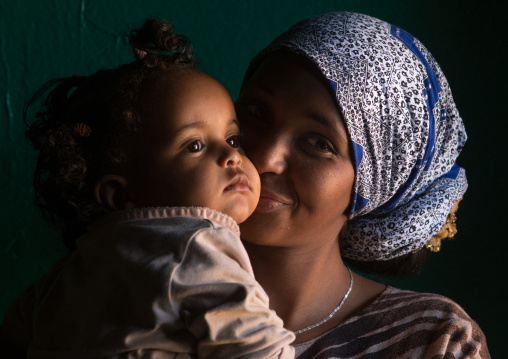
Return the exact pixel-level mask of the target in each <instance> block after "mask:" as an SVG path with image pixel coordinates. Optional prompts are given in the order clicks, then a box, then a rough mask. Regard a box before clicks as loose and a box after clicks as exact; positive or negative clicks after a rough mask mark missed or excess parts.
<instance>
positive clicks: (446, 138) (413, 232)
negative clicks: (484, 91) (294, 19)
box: [244, 12, 467, 261]
mask: <svg viewBox="0 0 508 359" xmlns="http://www.w3.org/2000/svg"><path fill="white" fill-rule="evenodd" d="M278 50H285V51H290V52H292V53H296V54H300V55H303V56H305V57H306V58H307V59H309V60H310V61H311V62H312V63H314V64H315V65H316V66H317V67H318V68H319V70H320V71H321V73H322V74H323V75H324V76H325V77H326V79H328V82H329V83H330V86H331V87H332V89H333V92H334V93H335V95H336V98H337V102H338V105H339V107H340V109H341V111H342V114H341V115H342V117H343V119H344V122H345V125H346V128H347V132H348V136H349V139H350V143H351V149H352V160H353V165H354V169H355V181H354V187H353V196H352V202H351V212H350V214H349V218H350V219H349V221H348V223H347V225H346V228H345V229H344V230H345V233H344V235H343V236H341V240H340V246H341V253H342V254H343V255H344V256H345V257H347V258H350V259H354V260H361V261H369V260H388V259H392V258H395V257H397V256H400V255H404V254H407V253H410V252H412V251H415V250H417V249H419V248H421V247H422V246H423V245H424V244H425V243H426V242H427V241H429V239H430V238H431V237H432V236H433V235H434V234H436V233H437V232H438V231H439V230H440V229H441V227H442V226H443V225H444V224H445V222H446V218H447V216H448V214H449V212H450V210H451V209H452V207H453V205H454V202H455V201H456V200H458V199H460V198H462V196H463V195H464V192H465V191H466V188H467V181H466V177H465V171H464V169H462V168H460V167H458V166H457V165H456V164H455V160H456V158H457V156H458V155H459V153H460V151H461V149H462V147H463V146H464V143H465V141H466V133H465V130H464V125H463V123H462V119H461V118H460V116H459V113H458V111H457V108H456V106H455V103H454V101H453V98H452V94H451V91H450V87H449V85H448V82H447V80H446V78H445V76H444V74H443V72H442V71H441V69H440V67H439V65H438V64H437V62H436V61H435V60H434V58H433V57H432V55H431V53H430V52H429V51H428V50H427V49H426V48H425V47H424V46H423V45H422V43H421V42H420V41H418V39H416V38H414V37H413V36H411V35H410V34H408V33H407V32H406V31H404V30H402V29H400V28H398V27H396V26H394V25H390V24H388V23H386V22H384V21H381V20H379V19H376V18H373V17H370V16H366V15H362V14H356V13H348V12H337V13H329V14H325V15H321V16H318V17H314V18H311V19H307V20H304V21H301V22H299V23H297V24H296V25H294V26H293V27H291V28H290V29H289V30H288V31H287V32H285V33H283V34H282V35H281V36H279V37H278V38H277V39H276V40H275V41H274V42H273V43H272V44H270V45H269V46H268V47H267V48H266V49H265V50H263V51H262V52H261V53H260V54H259V55H258V56H256V57H255V58H254V59H253V60H252V62H251V64H250V66H249V69H248V70H247V73H246V76H245V80H244V84H245V83H246V82H247V81H248V79H249V78H250V77H251V76H252V74H253V73H254V71H255V70H256V68H257V67H258V65H259V64H260V63H261V62H262V61H263V59H265V58H266V56H268V55H269V54H270V53H272V52H274V51H278Z"/></svg>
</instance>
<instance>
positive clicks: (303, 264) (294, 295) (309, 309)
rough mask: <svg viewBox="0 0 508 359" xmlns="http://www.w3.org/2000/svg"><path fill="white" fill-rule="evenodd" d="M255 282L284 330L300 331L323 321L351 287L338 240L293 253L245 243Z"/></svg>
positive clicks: (291, 250)
mask: <svg viewBox="0 0 508 359" xmlns="http://www.w3.org/2000/svg"><path fill="white" fill-rule="evenodd" d="M245 247H246V248H247V251H248V253H249V257H250V260H251V263H252V266H253V269H254V274H255V276H256V279H257V280H258V282H259V283H260V284H261V286H262V287H263V288H264V289H265V291H266V292H267V294H268V296H269V298H270V307H271V308H272V309H274V310H275V312H276V313H277V314H278V315H279V316H280V317H281V318H282V319H283V320H284V325H285V327H286V328H288V329H291V330H294V331H296V330H299V329H302V328H304V327H306V326H308V325H311V324H314V323H317V322H319V321H320V320H322V319H323V318H325V317H326V316H327V315H328V314H330V312H331V311H332V310H333V309H334V308H335V307H336V306H337V305H338V303H339V302H340V300H341V299H342V297H343V296H344V294H345V293H346V292H347V290H348V288H349V285H350V276H349V271H348V269H347V268H346V266H345V265H344V263H343V262H342V259H341V256H340V252H339V246H338V242H337V240H335V241H330V242H329V243H328V244H325V245H323V246H322V247H320V248H312V249H303V248H299V249H295V248H291V249H289V248H275V247H267V246H257V245H252V244H249V243H245Z"/></svg>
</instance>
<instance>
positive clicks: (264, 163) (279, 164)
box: [236, 53, 354, 247]
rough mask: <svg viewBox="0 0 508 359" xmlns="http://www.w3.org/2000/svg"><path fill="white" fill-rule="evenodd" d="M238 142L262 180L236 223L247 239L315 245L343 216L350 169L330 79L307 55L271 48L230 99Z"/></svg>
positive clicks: (331, 234)
mask: <svg viewBox="0 0 508 359" xmlns="http://www.w3.org/2000/svg"><path fill="white" fill-rule="evenodd" d="M236 109H237V115H238V119H239V121H240V126H241V129H242V132H243V133H244V137H245V138H244V142H243V146H244V148H245V151H246V153H247V155H248V156H249V157H250V159H251V161H252V162H253V163H254V166H255V167H256V168H257V170H258V172H259V174H260V177H261V197H260V200H259V204H258V206H257V208H256V210H255V212H254V214H253V215H252V216H251V217H249V218H248V219H247V221H245V222H244V223H243V224H242V226H241V231H242V239H244V240H246V241H247V242H249V243H252V244H260V245H269V246H280V247H305V246H309V245H310V246H316V245H319V244H320V243H324V242H327V241H330V240H336V239H337V235H338V233H339V231H340V229H341V228H342V226H343V224H344V222H345V221H346V219H347V215H346V214H345V212H346V209H347V207H348V204H349V201H350V199H351V191H352V187H353V181H354V169H353V165H352V162H351V158H350V154H349V145H348V137H347V133H346V129H345V126H344V123H343V121H342V119H341V116H340V114H339V110H338V108H337V105H336V103H335V100H334V98H333V97H332V94H331V90H330V89H329V88H328V84H327V83H326V82H325V80H324V79H323V78H321V77H320V74H318V73H317V70H315V69H313V68H312V67H311V65H310V64H308V63H307V62H306V60H304V59H301V58H300V57H298V56H296V55H291V54H286V53H275V54H272V55H270V56H269V57H268V58H267V59H265V60H264V61H263V62H262V63H261V64H260V66H259V67H258V68H257V70H256V72H255V73H254V75H253V76H252V77H251V78H250V80H249V81H248V82H247V83H246V84H245V86H244V89H243V91H242V93H241V94H240V96H239V98H238V101H237V102H236Z"/></svg>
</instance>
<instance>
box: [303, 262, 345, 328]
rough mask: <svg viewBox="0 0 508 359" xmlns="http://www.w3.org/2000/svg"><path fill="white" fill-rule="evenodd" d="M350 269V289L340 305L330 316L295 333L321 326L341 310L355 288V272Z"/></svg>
mask: <svg viewBox="0 0 508 359" xmlns="http://www.w3.org/2000/svg"><path fill="white" fill-rule="evenodd" d="M348 271H349V278H350V282H349V289H348V290H347V292H346V295H345V296H344V298H342V301H341V302H340V304H339V306H338V307H337V308H335V309H334V310H333V311H332V312H331V313H330V314H328V316H327V317H326V318H324V319H323V320H321V321H319V322H317V323H316V324H312V325H309V326H308V327H306V328H303V329H300V330H297V331H296V332H295V334H300V333H303V332H306V331H307V330H311V329H314V328H315V327H319V326H320V325H321V324H324V323H326V322H327V321H329V320H330V319H331V318H332V317H333V316H334V315H335V313H337V312H338V311H339V309H340V308H341V307H342V305H343V304H344V302H345V301H346V299H347V297H348V296H349V293H351V289H353V273H351V269H349V268H348Z"/></svg>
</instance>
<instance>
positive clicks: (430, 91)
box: [380, 25, 446, 210]
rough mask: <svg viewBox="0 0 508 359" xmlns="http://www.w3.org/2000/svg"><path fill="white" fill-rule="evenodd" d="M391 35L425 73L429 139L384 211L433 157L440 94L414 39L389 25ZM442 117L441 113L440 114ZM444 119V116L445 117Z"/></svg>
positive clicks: (433, 75) (390, 207)
mask: <svg viewBox="0 0 508 359" xmlns="http://www.w3.org/2000/svg"><path fill="white" fill-rule="evenodd" d="M390 31H391V34H392V35H393V36H395V37H396V38H397V39H399V40H400V41H401V42H402V43H403V44H404V45H406V46H407V48H408V49H409V50H411V51H412V52H413V53H414V54H415V56H416V57H417V58H418V59H419V60H420V62H421V63H422V64H423V66H424V67H425V71H426V72H427V78H426V79H425V80H424V81H423V82H424V85H425V88H424V89H423V95H424V98H425V102H426V103H427V111H428V114H429V137H428V138H427V146H426V148H425V154H424V156H423V159H421V160H418V161H416V163H415V165H414V167H413V169H412V170H411V173H410V175H409V177H408V179H407V181H406V183H404V184H403V185H402V186H401V187H400V188H399V190H398V191H397V192H396V193H395V194H394V195H393V197H392V198H390V199H389V200H388V201H387V202H386V203H385V204H384V205H382V206H381V207H380V208H382V209H384V210H390V209H393V208H395V206H397V203H399V201H400V200H401V198H402V197H404V194H405V193H406V191H407V190H408V189H409V187H411V185H412V184H413V182H414V180H415V179H416V178H417V176H418V173H419V172H420V171H421V170H422V167H423V170H424V171H427V170H428V169H429V167H430V164H431V163H432V158H433V157H434V152H435V145H434V141H435V120H434V112H433V110H434V107H435V105H436V103H437V101H438V100H439V92H441V87H440V86H439V81H438V79H437V77H436V74H435V73H434V70H432V67H431V66H430V64H429V62H428V61H427V59H426V58H425V56H424V55H423V54H422V52H421V51H420V49H419V48H418V47H417V46H416V44H415V43H414V37H413V36H411V34H409V33H407V32H406V31H404V30H402V29H400V28H398V27H396V26H394V25H391V29H390ZM441 117H442V112H441ZM445 118H446V116H445Z"/></svg>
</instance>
